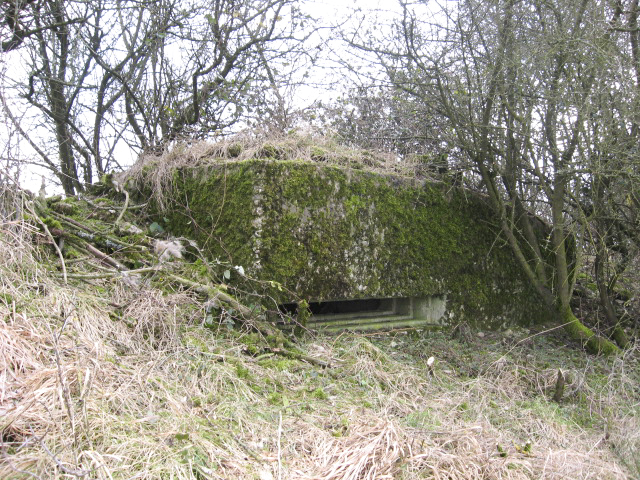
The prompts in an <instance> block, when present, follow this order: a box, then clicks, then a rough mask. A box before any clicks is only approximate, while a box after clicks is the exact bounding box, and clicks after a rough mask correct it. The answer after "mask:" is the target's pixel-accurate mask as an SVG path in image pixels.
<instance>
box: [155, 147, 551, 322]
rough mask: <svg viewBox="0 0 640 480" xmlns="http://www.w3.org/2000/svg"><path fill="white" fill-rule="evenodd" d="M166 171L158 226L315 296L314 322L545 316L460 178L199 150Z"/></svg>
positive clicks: (256, 274) (278, 293)
mask: <svg viewBox="0 0 640 480" xmlns="http://www.w3.org/2000/svg"><path fill="white" fill-rule="evenodd" d="M146 168H147V171H148V172H153V168H151V166H147V167H146ZM167 176H168V177H169V178H170V179H171V180H170V182H169V183H168V184H166V188H165V190H164V195H165V197H166V198H167V200H166V202H165V207H164V208H163V209H162V210H161V211H160V209H159V213H161V215H159V216H158V218H160V219H161V221H163V222H164V223H165V224H166V227H167V230H168V231H170V232H171V233H172V234H173V235H176V236H184V237H189V238H193V239H194V240H197V241H198V243H199V245H201V246H202V248H203V252H204V253H205V254H206V255H207V256H208V257H209V258H211V259H212V260H215V259H221V260H224V261H227V262H229V263H231V264H232V265H240V266H242V267H243V268H244V271H245V272H246V273H247V275H249V276H250V277H251V278H255V279H259V280H264V283H265V285H274V284H277V285H279V286H281V288H277V289H275V288H272V289H271V291H269V292H266V291H265V292H262V293H261V292H256V293H259V294H261V295H262V296H263V297H266V296H269V297H270V298H273V299H275V300H276V303H277V304H280V305H286V304H287V302H291V301H292V300H293V299H294V298H296V299H299V300H302V299H304V300H306V301H307V302H310V303H312V305H313V304H315V305H314V307H313V308H315V309H316V310H317V311H316V312H315V313H314V312H313V311H312V318H311V320H310V322H309V326H310V327H312V328H316V327H318V328H320V327H324V328H352V327H353V326H354V325H356V326H357V328H358V329H366V328H378V327H392V326H411V325H416V326H417V325H448V324H451V325H454V324H457V323H458V322H460V321H467V322H469V323H471V324H474V325H476V326H477V327H479V328H506V327H508V326H509V325H511V324H521V325H530V324H532V323H536V322H541V321H544V320H546V319H545V318H544V315H545V312H544V309H541V308H539V305H540V298H539V297H538V294H537V293H536V292H535V290H534V289H533V288H531V286H530V283H529V282H528V281H527V279H526V278H525V276H524V275H523V272H522V269H521V267H520V266H519V265H518V263H517V261H516V259H514V258H513V254H512V252H511V250H510V248H509V246H508V244H507V242H506V241H505V239H504V238H503V236H502V234H501V230H500V228H499V226H498V225H496V224H495V217H494V215H493V212H492V211H491V208H490V207H489V205H488V204H487V203H486V201H485V199H483V198H482V197H481V196H479V195H476V194H474V193H472V192H469V191H464V190H463V189H462V188H458V187H453V186H451V185H447V184H442V183H440V184H438V183H429V182H426V181H422V180H418V179H416V178H413V177H402V176H397V175H393V174H387V173H377V172H372V171H367V170H366V169H353V168H349V167H344V166H340V165H334V164H328V163H317V162H313V161H307V160H276V159H272V158H271V159H257V158H251V159H247V160H237V161H236V160H229V159H219V158H210V159H207V158H204V159H201V160H200V161H199V162H198V163H197V164H195V165H185V164H184V163H183V164H181V165H179V166H177V167H176V168H174V169H173V171H172V172H171V174H170V175H167ZM152 184H153V182H152V181H149V182H148V185H152ZM146 195H149V193H146ZM540 234H541V235H545V233H544V232H541V233H540ZM542 243H543V244H544V240H542ZM270 305H271V306H273V302H270ZM326 309H328V310H326ZM323 310H325V311H324V312H323Z"/></svg>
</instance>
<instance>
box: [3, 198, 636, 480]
mask: <svg viewBox="0 0 640 480" xmlns="http://www.w3.org/2000/svg"><path fill="white" fill-rule="evenodd" d="M102 202H104V205H103V204H102V203H101V202H97V201H96V202H93V204H87V203H82V202H79V203H77V204H76V203H74V201H73V200H69V201H67V202H65V203H69V204H72V205H73V207H74V208H75V211H74V212H71V211H70V210H69V211H68V212H67V213H65V216H68V215H73V216H72V217H70V218H72V219H74V220H75V221H78V222H81V223H84V224H87V225H90V229H91V230H92V231H95V232H99V233H101V235H102V236H99V237H100V238H95V237H94V240H93V241H94V242H95V244H96V245H99V246H100V248H101V249H105V250H106V249H107V248H109V247H108V245H109V243H107V240H110V241H114V240H118V241H119V242H120V243H122V244H125V243H126V250H125V249H116V250H112V251H110V255H111V257H112V258H113V259H116V260H117V261H118V262H119V263H121V264H125V265H126V267H127V268H130V269H137V270H140V269H141V268H142V269H149V270H144V271H143V272H141V273H139V274H138V277H134V279H133V281H132V278H130V277H131V275H123V274H119V273H117V271H115V270H114V269H113V268H111V267H110V266H109V265H108V264H105V263H104V262H102V263H100V262H97V261H96V260H95V259H94V258H91V257H90V256H87V254H86V252H83V251H81V250H78V249H74V248H73V244H72V243H70V242H69V241H67V242H65V245H63V254H64V255H65V261H66V263H67V264H66V267H67V275H68V283H67V284H65V282H64V279H63V274H62V270H61V268H60V267H61V264H60V260H59V258H58V257H57V254H56V252H55V250H54V249H53V248H52V246H51V244H50V243H49V242H48V238H47V237H46V235H45V234H44V233H43V232H42V231H41V230H40V229H39V228H38V224H37V223H35V222H33V223H32V221H31V220H30V221H26V222H6V223H3V224H2V225H0V376H1V378H0V429H1V431H2V443H1V445H0V478H7V479H32V478H42V479H45V478H47V479H63V478H92V479H110V480H111V479H114V480H115V479H131V478H137V479H168V478H175V479H198V480H202V479H231V478H233V479H260V480H268V479H276V478H277V479H325V480H332V479H335V480H337V479H346V478H353V479H356V478H371V479H373V478H380V479H381V478H397V479H434V478H456V479H477V478H496V479H497V478H501V479H502V478H504V479H541V478H544V479H556V478H572V479H587V478H602V479H606V478H611V479H623V478H638V476H639V475H640V463H638V456H637V452H638V451H639V450H640V391H639V390H638V385H639V384H640V370H639V368H638V362H639V360H640V357H639V354H638V351H637V349H630V350H628V351H626V352H625V353H624V354H623V355H620V356H617V357H613V358H611V357H610V358H601V357H594V356H589V355H587V354H585V353H584V352H583V351H582V350H581V349H580V348H579V346H577V345H574V344H572V343H571V342H569V341H567V340H566V339H565V338H564V337H563V335H562V333H560V331H559V330H556V331H553V332H546V331H540V330H529V329H525V328H511V329H509V330H507V331H503V332H501V333H495V332H489V331H484V330H483V331H478V330H477V329H475V328H472V330H471V332H470V333H471V334H470V335H469V334H465V335H460V336H459V337H457V339H454V338H451V332H446V331H429V330H425V331H409V330H403V331H394V332H380V333H375V334H370V335H360V334H355V333H349V332H344V333H342V334H337V335H333V336H326V335H321V334H314V333H311V332H310V333H306V334H304V335H301V336H298V337H295V338H293V337H292V338H291V340H292V341H294V342H295V343H296V346H297V349H298V351H299V352H300V353H302V354H304V355H306V356H307V360H305V359H304V358H305V357H300V359H292V358H291V357H287V356H283V355H281V353H282V350H281V348H280V347H279V346H278V345H273V344H270V343H269V339H267V338H264V337H262V336H261V335H259V334H257V333H255V332H250V331H247V330H246V329H244V328H243V327H242V325H241V324H240V322H239V321H238V318H237V317H236V316H235V315H236V314H235V312H233V311H230V310H229V309H227V308H217V307H216V306H212V305H211V303H207V302H205V301H204V299H203V298H202V297H201V296H199V295H198V294H197V293H196V292H195V291H193V290H192V289H189V288H185V287H184V286H181V285H179V284H176V283H174V282H171V281H170V280H169V277H168V273H173V274H179V275H182V276H188V277H189V278H191V279H193V280H194V281H199V282H205V281H214V282H216V283H224V282H226V283H227V284H228V288H229V291H233V292H236V293H238V296H240V293H241V292H240V290H243V289H244V290H246V291H249V290H252V291H253V292H256V291H257V289H256V288H255V285H254V284H253V283H249V279H247V278H246V277H244V276H242V275H241V274H240V272H238V271H237V270H235V269H234V268H233V267H234V265H232V264H231V265H230V264H226V263H224V262H223V261H222V260H220V261H219V262H218V263H215V262H210V261H206V260H204V259H203V258H201V257H199V256H198V251H197V249H194V248H193V247H189V248H187V249H186V252H185V254H184V255H185V259H184V261H180V260H176V259H174V260H172V261H166V262H164V263H162V264H158V260H157V256H156V254H155V253H153V242H154V239H153V238H151V231H150V230H149V229H148V228H144V229H143V230H144V231H143V232H137V233H135V232H136V230H135V229H133V230H132V231H131V232H130V233H126V232H125V231H124V230H123V229H120V227H118V228H115V227H114V223H113V222H114V220H115V219H116V217H117V216H118V215H119V213H120V211H121V206H122V204H121V203H118V202H116V203H113V204H112V203H109V202H110V201H109V200H103V201H102ZM102 207H104V208H102ZM65 208H66V207H63V208H62V210H64V209H65ZM51 215H52V217H53V216H54V215H53V214H51ZM56 219H57V220H58V222H60V224H59V225H52V229H53V230H54V231H55V228H54V227H56V228H62V229H65V230H66V231H71V230H72V227H71V225H72V224H70V223H68V221H66V220H64V219H60V217H56ZM132 219H133V218H132V217H129V216H128V215H126V216H125V221H130V220H132ZM141 226H144V225H142V224H141ZM147 227H148V225H147ZM152 230H154V229H152ZM118 231H120V233H118ZM87 233H88V232H87ZM156 233H157V231H156ZM125 237H126V241H125ZM72 249H73V250H75V253H73V250H72ZM190 249H191V250H190ZM127 258H132V259H133V260H130V261H129V260H127ZM156 267H157V269H156ZM234 285H235V290H232V288H233V287H234ZM245 298H247V299H250V298H251V296H247V297H245ZM431 357H433V358H434V363H433V368H429V367H428V364H429V363H431V362H430V358H431ZM313 359H316V360H319V361H322V362H324V363H327V364H328V366H327V367H322V366H319V364H318V363H317V362H313V361H311V360H313ZM558 370H561V371H562V372H563V374H564V376H565V377H566V378H567V384H566V386H565V390H564V394H563V396H562V398H561V400H560V401H559V402H555V401H553V400H551V397H552V396H553V394H554V390H555V384H556V379H557V372H558Z"/></svg>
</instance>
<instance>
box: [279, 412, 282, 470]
mask: <svg viewBox="0 0 640 480" xmlns="http://www.w3.org/2000/svg"><path fill="white" fill-rule="evenodd" d="M281 438H282V412H278V480H282V452H281V449H280V439H281Z"/></svg>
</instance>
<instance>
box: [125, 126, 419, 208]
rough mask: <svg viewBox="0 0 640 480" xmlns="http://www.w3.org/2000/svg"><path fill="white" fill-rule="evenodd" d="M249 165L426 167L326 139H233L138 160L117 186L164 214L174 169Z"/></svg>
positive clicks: (406, 173)
mask: <svg viewBox="0 0 640 480" xmlns="http://www.w3.org/2000/svg"><path fill="white" fill-rule="evenodd" d="M251 159H272V160H293V161H306V162H316V163H319V164H325V165H333V166H337V167H339V168H345V169H352V170H366V171H370V172H375V173H378V174H391V175H395V176H402V177H407V178H411V179H416V178H424V177H425V175H427V174H428V169H425V163H424V162H423V161H420V158H419V157H415V158H414V157H409V158H405V159H403V160H402V161H399V160H398V158H397V156H396V155H393V154H390V153H385V152H377V151H368V150H359V149H358V150H356V149H350V148H347V147H344V146H342V145H340V144H339V143H337V142H336V141H335V140H333V139H331V138H327V137H315V136H311V135H287V136H282V137H270V138H256V137H255V136H248V135H237V136H234V137H231V138H228V139H225V140H220V141H218V142H216V143H209V142H204V141H198V142H194V143H189V144H186V143H185V144H178V145H176V146H174V147H172V148H171V149H170V150H168V151H167V152H165V153H163V154H161V155H156V154H146V155H142V156H141V157H140V159H139V160H138V162H137V163H136V164H135V165H134V166H133V167H132V168H131V169H129V170H128V171H127V172H125V173H124V174H123V175H122V177H121V178H120V179H119V181H120V182H121V183H123V184H124V183H126V182H127V181H132V182H134V183H135V184H137V185H140V184H144V185H146V186H149V185H151V186H152V189H151V191H152V195H153V198H154V199H155V201H156V202H157V203H158V205H159V206H160V207H161V208H164V203H165V198H164V196H163V195H162V192H165V191H167V188H168V187H170V185H171V181H172V176H173V171H174V170H175V169H177V168H181V167H186V166H190V167H194V166H198V165H200V166H202V165H208V164H212V163H217V164H219V163H225V162H229V163H232V162H242V161H246V160H251Z"/></svg>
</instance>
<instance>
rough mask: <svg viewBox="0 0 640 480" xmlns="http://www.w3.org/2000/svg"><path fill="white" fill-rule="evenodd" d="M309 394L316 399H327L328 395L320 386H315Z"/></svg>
mask: <svg viewBox="0 0 640 480" xmlns="http://www.w3.org/2000/svg"><path fill="white" fill-rule="evenodd" d="M311 396H312V397H313V398H315V399H317V400H327V399H328V398H329V395H327V394H326V393H325V391H324V390H323V389H321V388H316V389H315V390H314V391H313V392H311Z"/></svg>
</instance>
